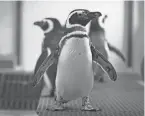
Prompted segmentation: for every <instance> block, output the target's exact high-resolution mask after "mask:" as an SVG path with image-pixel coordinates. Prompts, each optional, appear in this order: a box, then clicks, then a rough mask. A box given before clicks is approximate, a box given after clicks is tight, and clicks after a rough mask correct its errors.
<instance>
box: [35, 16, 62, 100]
mask: <svg viewBox="0 0 145 116" xmlns="http://www.w3.org/2000/svg"><path fill="white" fill-rule="evenodd" d="M34 25H37V26H39V27H40V28H41V29H42V31H43V32H44V39H43V42H42V52H41V55H40V56H39V58H38V60H37V63H36V66H35V70H34V73H36V71H37V70H38V68H39V67H40V65H41V64H42V62H43V61H44V59H45V58H46V57H47V56H49V55H50V54H51V52H53V51H54V50H55V49H56V46H57V45H58V43H59V41H60V39H61V37H62V34H63V33H62V32H63V30H62V26H61V24H60V22H59V20H58V19H56V18H44V19H43V20H41V21H35V22H34ZM56 70H57V64H55V63H54V64H53V65H51V67H50V68H49V69H48V70H47V71H46V73H45V74H44V78H43V79H44V82H45V84H44V85H46V86H44V88H43V90H42V96H49V97H54V96H55V78H56ZM46 92H47V93H46Z"/></svg>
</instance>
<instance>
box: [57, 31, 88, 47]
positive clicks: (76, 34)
mask: <svg viewBox="0 0 145 116" xmlns="http://www.w3.org/2000/svg"><path fill="white" fill-rule="evenodd" d="M73 37H77V38H80V39H82V38H84V37H86V38H88V39H89V37H88V35H87V33H86V32H83V31H73V32H71V33H68V35H66V36H64V37H63V38H62V39H61V41H60V42H59V46H60V48H62V47H63V46H64V44H65V42H66V41H67V40H68V39H71V38H73Z"/></svg>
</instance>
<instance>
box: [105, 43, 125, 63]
mask: <svg viewBox="0 0 145 116" xmlns="http://www.w3.org/2000/svg"><path fill="white" fill-rule="evenodd" d="M107 44H108V48H109V50H110V51H112V52H114V53H116V55H118V56H119V57H120V58H121V59H122V60H123V62H126V58H125V57H124V55H123V54H122V53H121V52H120V50H119V49H117V48H116V47H114V46H112V45H111V44H110V43H108V42H107Z"/></svg>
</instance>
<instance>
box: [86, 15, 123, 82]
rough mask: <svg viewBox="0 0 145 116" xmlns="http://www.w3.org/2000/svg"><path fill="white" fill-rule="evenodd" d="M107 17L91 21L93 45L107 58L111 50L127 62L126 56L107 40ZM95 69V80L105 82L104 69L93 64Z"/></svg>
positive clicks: (90, 33)
mask: <svg viewBox="0 0 145 116" xmlns="http://www.w3.org/2000/svg"><path fill="white" fill-rule="evenodd" d="M107 17H108V16H107V15H102V16H101V17H99V18H95V19H93V20H92V21H91V24H90V29H89V37H90V39H91V42H92V44H93V45H94V46H95V47H96V48H97V50H99V52H101V53H102V54H103V55H104V56H105V58H107V59H108V52H109V50H110V51H112V52H114V53H116V54H117V55H118V56H119V57H120V58H121V59H122V60H123V61H124V62H125V57H124V55H123V54H122V53H121V52H120V51H119V50H118V49H117V48H116V47H114V46H112V45H111V44H110V43H109V42H108V41H107V40H106V36H105V29H104V27H103V25H104V23H105V20H106V19H107ZM93 68H94V70H95V71H94V79H95V80H98V81H99V82H104V71H103V70H102V68H101V67H100V66H98V65H96V63H93Z"/></svg>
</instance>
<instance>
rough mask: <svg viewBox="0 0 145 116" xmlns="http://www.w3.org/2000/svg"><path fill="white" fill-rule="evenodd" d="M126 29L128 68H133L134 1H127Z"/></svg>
mask: <svg viewBox="0 0 145 116" xmlns="http://www.w3.org/2000/svg"><path fill="white" fill-rule="evenodd" d="M125 18H126V20H125V21H126V22H125V28H127V29H125V30H126V31H127V32H126V38H127V39H128V42H127V46H128V49H127V57H128V62H127V64H128V67H132V61H133V59H132V57H133V48H132V44H133V42H132V41H133V40H132V32H133V1H125Z"/></svg>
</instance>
